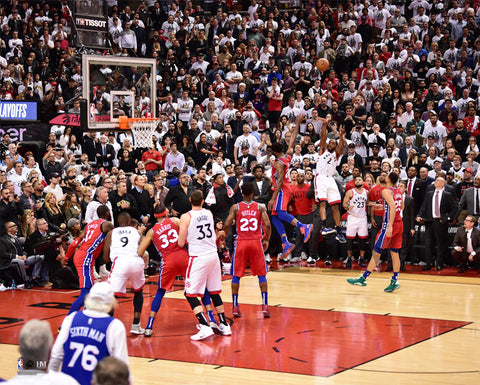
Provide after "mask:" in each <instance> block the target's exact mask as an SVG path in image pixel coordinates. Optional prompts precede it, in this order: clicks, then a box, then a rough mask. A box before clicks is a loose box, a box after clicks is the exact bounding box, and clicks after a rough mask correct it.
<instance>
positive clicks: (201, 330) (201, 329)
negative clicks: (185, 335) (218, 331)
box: [190, 325, 215, 341]
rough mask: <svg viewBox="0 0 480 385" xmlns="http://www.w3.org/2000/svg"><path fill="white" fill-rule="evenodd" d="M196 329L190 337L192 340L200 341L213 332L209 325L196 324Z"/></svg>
mask: <svg viewBox="0 0 480 385" xmlns="http://www.w3.org/2000/svg"><path fill="white" fill-rule="evenodd" d="M197 329H198V333H197V334H194V335H193V336H191V337H190V339H191V340H193V341H201V340H204V339H205V338H208V337H211V336H213V335H214V334H215V333H214V332H213V330H212V328H211V327H210V326H206V325H197Z"/></svg>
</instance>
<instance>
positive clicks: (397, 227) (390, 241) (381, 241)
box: [374, 221, 403, 253]
mask: <svg viewBox="0 0 480 385" xmlns="http://www.w3.org/2000/svg"><path fill="white" fill-rule="evenodd" d="M386 232H387V224H386V223H383V224H382V229H381V230H380V231H379V232H378V234H377V238H376V239H375V247H374V250H375V251H376V252H378V253H379V252H381V251H382V250H383V249H401V248H402V235H403V222H402V221H395V222H393V227H392V236H391V237H389V238H387V236H386V235H385V233H386Z"/></svg>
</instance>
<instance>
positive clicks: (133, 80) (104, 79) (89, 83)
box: [82, 55, 157, 131]
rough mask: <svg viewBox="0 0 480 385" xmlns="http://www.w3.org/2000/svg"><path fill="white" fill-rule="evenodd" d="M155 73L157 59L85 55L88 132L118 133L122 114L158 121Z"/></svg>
mask: <svg viewBox="0 0 480 385" xmlns="http://www.w3.org/2000/svg"><path fill="white" fill-rule="evenodd" d="M156 74H157V68H156V61H155V59H142V58H132V57H123V56H100V55H83V56H82V75H83V98H84V99H85V100H86V101H87V106H88V117H87V127H88V129H89V130H95V131H108V130H116V129H118V126H119V123H118V116H119V115H124V116H127V117H129V118H141V117H144V116H151V117H153V118H156V117H157V111H156V103H155V100H156V99H157V95H156V90H157V87H156V85H157V82H156ZM150 114H151V115H150Z"/></svg>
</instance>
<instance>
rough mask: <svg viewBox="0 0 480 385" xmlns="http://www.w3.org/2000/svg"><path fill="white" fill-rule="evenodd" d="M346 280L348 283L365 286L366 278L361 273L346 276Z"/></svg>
mask: <svg viewBox="0 0 480 385" xmlns="http://www.w3.org/2000/svg"><path fill="white" fill-rule="evenodd" d="M347 282H348V283H349V284H350V285H357V286H367V280H366V279H365V278H364V277H363V275H361V276H360V277H357V278H348V279H347Z"/></svg>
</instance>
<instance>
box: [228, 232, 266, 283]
mask: <svg viewBox="0 0 480 385" xmlns="http://www.w3.org/2000/svg"><path fill="white" fill-rule="evenodd" d="M248 263H250V269H251V270H252V274H253V275H266V274H267V265H266V262H265V254H264V253H263V245H262V240H261V239H256V240H253V239H240V240H237V241H236V242H235V250H234V252H233V262H232V268H233V275H234V276H236V277H239V278H241V277H243V275H244V274H245V268H246V267H247V264H248Z"/></svg>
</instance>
